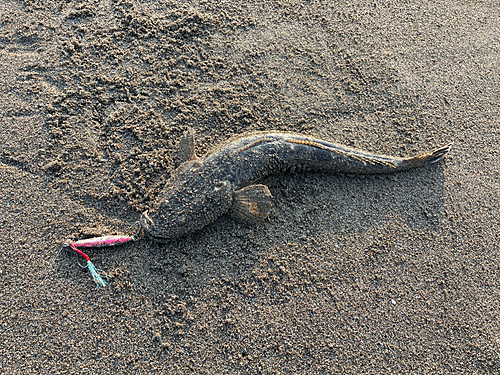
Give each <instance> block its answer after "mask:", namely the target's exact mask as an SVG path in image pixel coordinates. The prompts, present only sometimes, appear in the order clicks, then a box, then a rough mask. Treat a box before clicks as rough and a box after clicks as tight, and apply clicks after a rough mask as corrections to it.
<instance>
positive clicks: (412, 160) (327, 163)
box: [141, 132, 451, 242]
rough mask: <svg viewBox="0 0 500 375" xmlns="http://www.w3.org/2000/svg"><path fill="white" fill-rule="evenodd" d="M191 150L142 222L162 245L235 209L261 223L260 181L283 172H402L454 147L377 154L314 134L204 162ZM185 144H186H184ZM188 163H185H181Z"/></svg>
mask: <svg viewBox="0 0 500 375" xmlns="http://www.w3.org/2000/svg"><path fill="white" fill-rule="evenodd" d="M185 137H187V138H188V139H192V140H191V141H189V142H185V144H188V145H191V148H192V149H190V151H186V150H182V154H183V155H184V156H183V158H184V159H188V160H187V161H185V162H184V163H183V164H181V165H180V166H179V167H178V168H177V170H176V171H175V172H174V173H173V175H172V177H171V178H170V179H169V180H168V181H167V182H166V184H165V187H164V188H163V191H162V192H161V194H160V195H159V196H158V197H157V199H156V200H155V201H154V202H153V204H152V205H151V207H150V210H148V211H146V212H145V213H144V214H143V216H142V218H141V222H142V225H143V227H144V229H145V231H146V233H147V234H148V235H149V237H150V238H151V239H153V240H155V241H158V242H165V241H168V240H171V239H175V238H178V237H182V236H185V235H188V234H189V233H192V232H194V231H196V230H199V229H201V228H203V227H204V226H206V225H208V224H210V223H212V222H214V221H215V220H216V219H217V218H219V217H220V216H222V215H224V214H225V213H227V212H228V211H230V210H231V209H234V211H235V212H236V213H237V216H239V217H242V218H253V219H256V220H258V219H262V218H265V217H267V214H268V213H269V209H270V199H271V194H270V193H269V190H268V189H267V187H266V186H265V185H258V182H260V181H261V180H262V179H264V178H266V177H268V176H271V175H279V174H282V173H285V172H305V171H315V172H326V173H354V174H378V173H393V172H399V171H404V170H408V169H412V168H416V167H421V166H425V165H428V164H430V163H434V162H436V161H439V160H440V159H442V158H443V156H444V155H445V154H446V153H447V152H448V151H449V149H450V147H451V143H450V144H447V145H445V146H442V147H439V148H436V149H434V150H432V151H430V152H426V153H423V154H420V155H418V156H415V157H408V158H398V157H391V156H385V155H376V154H372V153H368V152H364V151H360V150H356V149H354V148H350V147H346V146H342V145H338V144H335V143H331V142H328V141H325V140H322V139H317V138H314V137H311V136H306V135H301V134H295V133H284V132H258V133H251V134H246V135H241V136H238V137H234V138H231V139H230V140H228V141H226V142H224V143H222V144H221V145H219V146H218V147H216V148H215V149H214V150H213V151H211V152H209V153H208V154H207V155H205V156H204V157H203V158H200V159H198V158H196V156H195V155H194V146H193V145H194V133H192V132H191V133H188V134H187V135H185ZM181 143H182V142H181ZM182 161H184V160H182Z"/></svg>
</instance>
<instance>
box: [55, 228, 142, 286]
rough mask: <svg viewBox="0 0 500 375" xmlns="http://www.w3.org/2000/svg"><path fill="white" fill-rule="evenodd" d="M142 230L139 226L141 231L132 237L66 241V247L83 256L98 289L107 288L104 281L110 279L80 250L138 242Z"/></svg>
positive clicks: (118, 236)
mask: <svg viewBox="0 0 500 375" xmlns="http://www.w3.org/2000/svg"><path fill="white" fill-rule="evenodd" d="M141 230H142V226H141V225H139V230H138V231H137V233H136V234H135V235H133V236H131V237H129V236H125V235H115V236H103V237H94V238H87V239H84V240H79V241H75V242H72V241H66V243H65V244H64V246H69V247H71V249H72V250H74V251H75V252H76V253H77V254H79V255H81V256H82V257H83V258H84V259H85V260H86V261H87V265H86V267H87V268H88V269H89V271H90V274H91V275H92V278H93V279H94V281H95V283H96V284H97V288H98V289H99V288H100V287H101V286H102V287H105V286H106V285H107V283H106V281H105V280H104V279H108V275H107V274H106V273H105V272H104V271H103V270H100V269H97V268H96V267H95V266H94V264H93V263H92V262H91V261H90V257H89V256H88V255H87V254H85V253H84V252H83V251H81V250H80V249H79V248H90V247H107V246H115V245H121V244H124V243H127V242H130V241H136V240H137V239H138V237H139V233H140V232H141Z"/></svg>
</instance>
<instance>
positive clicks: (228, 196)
mask: <svg viewBox="0 0 500 375" xmlns="http://www.w3.org/2000/svg"><path fill="white" fill-rule="evenodd" d="M232 201H233V189H232V186H231V183H230V182H229V181H223V180H220V179H217V178H214V176H213V175H210V174H206V173H205V174H204V173H202V172H200V171H199V170H198V168H189V169H187V170H184V171H182V173H180V174H176V175H174V176H173V177H172V178H171V179H169V180H168V181H167V183H166V184H165V187H164V188H163V190H162V192H161V193H160V195H159V196H158V197H157V198H156V200H155V201H154V203H153V204H152V206H151V208H150V210H148V211H146V212H145V213H143V214H142V218H141V225H142V227H143V228H144V230H145V232H146V234H147V235H148V236H149V237H150V238H151V239H152V240H154V241H157V242H166V241H169V240H172V239H176V238H179V237H182V236H185V235H187V234H189V233H191V232H194V231H197V230H199V229H201V228H203V227H204V226H206V225H208V224H210V223H212V222H213V221H215V220H216V219H217V218H218V217H220V216H222V215H223V214H225V213H226V212H227V211H228V210H229V208H230V207H231V205H232Z"/></svg>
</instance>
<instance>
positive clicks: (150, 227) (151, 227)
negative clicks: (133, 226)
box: [141, 211, 168, 242]
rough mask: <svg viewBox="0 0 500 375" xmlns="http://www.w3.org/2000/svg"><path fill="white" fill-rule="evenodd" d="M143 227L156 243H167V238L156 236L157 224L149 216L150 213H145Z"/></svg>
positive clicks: (142, 220)
mask: <svg viewBox="0 0 500 375" xmlns="http://www.w3.org/2000/svg"><path fill="white" fill-rule="evenodd" d="M141 227H142V228H143V229H144V231H145V233H146V235H147V236H148V237H149V238H150V239H151V240H153V241H155V242H167V240H168V239H167V238H165V237H162V236H158V235H155V234H154V233H155V222H154V221H153V219H151V218H150V217H149V215H148V211H144V212H143V213H142V215H141Z"/></svg>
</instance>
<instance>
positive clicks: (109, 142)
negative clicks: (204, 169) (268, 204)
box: [0, 0, 500, 374]
mask: <svg viewBox="0 0 500 375" xmlns="http://www.w3.org/2000/svg"><path fill="white" fill-rule="evenodd" d="M499 20H500V8H499V6H498V5H496V3H495V2H474V3H468V2H464V3H456V4H453V3H450V2H437V3H436V2H421V1H410V2H400V1H390V2H386V4H385V5H381V4H379V3H374V2H371V3H367V2H365V1H354V2H353V1H349V2H340V3H339V2H337V3H336V4H331V2H328V1H324V2H321V1H313V2H307V3H306V2H280V1H276V2H273V1H258V2H248V1H245V2H239V1H232V2H222V3H220V2H218V1H214V0H206V1H193V2H189V5H188V3H187V2H186V3H184V5H182V4H181V2H175V1H166V2H159V3H158V2H155V1H145V2H142V3H139V2H135V1H122V0H111V1H97V0H96V1H85V2H83V1H75V2H70V3H66V2H64V3H61V2H59V1H50V0H49V1H44V2H39V1H23V2H21V1H19V2H18V1H7V2H3V3H2V4H0V116H1V121H0V129H1V130H0V131H1V137H2V142H1V145H0V189H1V194H0V200H1V201H0V207H1V210H2V225H1V227H0V249H1V251H0V281H1V283H2V287H1V288H0V316H1V317H2V318H1V324H0V359H1V360H0V369H1V371H0V372H1V373H5V374H57V373H60V374H97V373H99V374H116V373H126V374H128V373H130V374H146V373H148V374H149V373H159V374H174V373H183V374H191V373H196V374H200V373H201V374H204V373H213V374H228V373H238V374H271V373H273V374H274V373H289V374H306V373H307V374H317V373H356V374H359V373H384V374H402V373H405V374H410V373H413V374H441V373H442V374H450V373H454V374H455V373H456V374H471V373H477V374H486V373H496V372H498V371H500V324H499V318H500V316H499V308H500V277H499V276H500V248H499V246H498V242H499V237H500V236H499V233H500V228H499V222H498V218H499V217H500V193H499V192H500V189H499V188H500V166H499V163H498V160H499V157H500V146H499V144H500V127H499V123H500V110H499V108H500V68H499V67H500V21H499ZM188 127H192V128H194V129H195V131H196V133H197V135H198V136H197V141H198V145H197V152H198V153H199V154H200V155H202V154H203V153H205V152H207V151H208V150H210V149H211V148H212V147H214V146H216V145H217V144H218V143H219V142H222V141H224V140H226V139H227V138H229V137H231V136H233V135H235V134H239V133H242V132H246V131H254V130H288V131H296V132H302V133H307V134H313V135H316V136H320V137H323V138H325V139H329V140H332V141H335V142H337V143H341V144H345V145H349V146H353V147H357V148H361V149H365V150H368V151H372V152H378V153H385V154H391V155H397V156H403V155H411V154H414V153H417V152H419V151H423V150H426V149H429V148H431V147H434V146H437V145H441V144H444V143H447V142H449V141H453V142H454V147H453V149H452V151H451V153H450V155H448V156H447V158H446V159H445V160H444V161H443V162H441V163H438V164H435V165H433V166H432V167H431V168H428V169H422V170H415V171H409V172H404V173H399V174H396V175H390V176H368V177H362V176H345V175H324V174H315V173H309V174H303V175H286V176H281V177H273V178H269V179H268V180H267V181H265V183H266V184H267V185H268V186H269V188H270V190H271V192H272V194H273V196H274V200H273V206H274V207H273V211H272V214H271V216H270V218H269V220H268V221H266V222H265V223H263V224H261V225H258V226H256V227H252V226H248V225H245V224H242V223H239V222H236V221H234V220H232V219H231V218H229V217H223V218H221V219H220V220H218V221H217V222H216V223H214V224H213V225H210V226H208V227H207V228H205V229H204V230H202V231H200V232H198V233H195V234H193V235H192V236H189V237H186V238H182V239H179V240H176V241H173V242H171V243H167V244H156V243H153V242H150V241H148V240H146V239H144V240H140V241H137V242H134V243H131V244H127V245H124V246H120V247H115V248H99V249H92V250H89V251H88V254H89V255H90V257H91V259H92V261H93V262H94V264H95V265H96V266H97V267H98V268H101V269H103V270H105V271H106V272H107V273H108V274H109V275H110V280H109V285H108V286H107V287H106V288H101V289H100V290H96V287H95V284H94V283H93V281H92V279H91V277H90V274H89V273H88V270H86V269H82V268H81V267H80V266H79V262H80V263H82V262H81V259H79V258H78V257H77V256H76V255H74V254H71V253H69V252H67V251H61V252H59V249H60V247H61V244H62V243H64V242H65V240H66V239H74V240H76V239H82V238H88V237H93V236H100V235H108V234H115V233H131V232H132V225H133V223H134V222H135V221H136V220H138V218H139V215H140V213H141V212H142V211H144V210H145V209H147V207H148V206H149V204H150V203H151V202H152V200H154V199H155V197H156V196H157V195H158V193H159V192H160V191H161V189H162V186H163V184H164V182H165V180H166V179H167V178H168V177H169V176H170V174H171V173H172V171H173V169H174V156H175V150H176V145H177V143H178V140H179V136H180V135H181V134H182V133H183V132H184V131H185V130H186V129H187V128H188Z"/></svg>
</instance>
